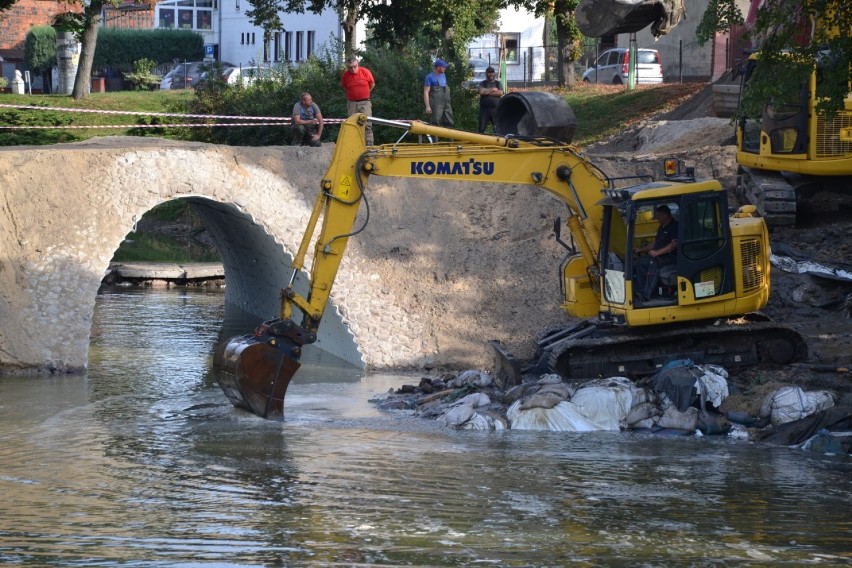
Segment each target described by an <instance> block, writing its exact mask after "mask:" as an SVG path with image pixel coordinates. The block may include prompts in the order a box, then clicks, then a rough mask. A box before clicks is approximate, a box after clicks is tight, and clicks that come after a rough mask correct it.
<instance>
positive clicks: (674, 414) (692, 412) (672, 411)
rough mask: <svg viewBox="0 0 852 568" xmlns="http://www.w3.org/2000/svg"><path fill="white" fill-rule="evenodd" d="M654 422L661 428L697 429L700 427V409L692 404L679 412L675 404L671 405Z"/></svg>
mask: <svg viewBox="0 0 852 568" xmlns="http://www.w3.org/2000/svg"><path fill="white" fill-rule="evenodd" d="M654 423H655V424H656V425H657V426H659V427H660V428H675V429H677V430H695V429H696V428H697V427H698V409H697V408H695V407H694V406H690V407H689V408H687V409H686V411H685V412H678V410H677V408H675V407H674V406H669V407H668V408H666V410H665V411H664V412H663V414H662V416H658V417H657V418H656V419H655V420H654Z"/></svg>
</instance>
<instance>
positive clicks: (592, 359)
mask: <svg viewBox="0 0 852 568" xmlns="http://www.w3.org/2000/svg"><path fill="white" fill-rule="evenodd" d="M537 345H538V348H539V352H538V355H537V356H536V357H535V358H534V359H533V360H531V361H528V362H523V363H521V362H518V361H517V360H513V359H512V358H511V356H510V355H508V354H507V353H506V352H505V351H502V352H501V346H500V345H499V344H496V343H495V342H492V346H494V348H495V350H496V351H497V353H498V358H497V359H498V365H497V367H498V369H497V372H496V373H495V374H496V375H499V377H498V379H497V380H498V383H505V384H504V386H512V385H514V384H519V383H520V381H521V376H522V375H525V374H528V375H539V374H543V373H556V374H558V375H560V376H562V377H563V378H564V379H568V380H574V379H592V378H598V377H611V376H627V377H632V378H639V377H641V376H645V375H650V374H653V373H655V372H656V371H657V370H658V369H659V368H660V367H661V366H662V365H664V364H665V363H667V362H669V361H672V360H675V359H691V360H692V361H693V362H695V363H712V364H716V365H721V366H723V367H725V368H735V367H743V366H749V365H756V364H760V363H771V364H781V365H783V364H789V363H794V362H797V361H802V360H804V359H805V358H806V357H807V344H806V343H805V341H804V339H802V337H801V336H800V335H799V334H798V333H797V332H796V331H794V330H792V329H790V328H789V327H786V326H784V325H780V324H777V323H773V322H771V321H749V320H748V319H745V318H743V319H738V320H729V321H717V322H712V323H708V324H704V325H702V324H684V325H674V326H671V327H670V328H668V329H666V330H656V329H655V330H653V331H652V332H650V331H649V332H646V333H643V332H642V331H641V330H640V331H639V332H637V331H636V330H628V329H625V328H615V327H604V326H599V325H597V324H596V323H594V322H593V321H591V320H589V321H583V322H580V323H579V324H576V325H574V326H570V327H566V328H563V329H560V330H557V331H552V332H550V333H548V334H546V335H544V336H543V337H542V338H541V339H540V340H539V341H538V342H537Z"/></svg>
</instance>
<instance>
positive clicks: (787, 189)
mask: <svg viewBox="0 0 852 568" xmlns="http://www.w3.org/2000/svg"><path fill="white" fill-rule="evenodd" d="M737 197H738V198H739V199H740V201H741V202H742V201H744V202H746V203H750V204H752V205H754V206H756V207H757V211H758V213H760V216H761V217H763V218H764V219H765V220H766V224H767V225H768V226H769V227H777V226H782V225H795V224H796V188H795V187H793V186H792V185H790V182H788V181H787V179H786V178H785V177H784V176H783V175H782V174H781V173H780V172H772V171H767V170H757V169H753V168H746V167H742V166H741V167H740V168H739V169H738V171H737Z"/></svg>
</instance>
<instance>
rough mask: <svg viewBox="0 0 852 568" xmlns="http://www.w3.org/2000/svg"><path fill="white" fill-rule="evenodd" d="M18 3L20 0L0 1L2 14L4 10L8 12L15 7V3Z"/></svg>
mask: <svg viewBox="0 0 852 568" xmlns="http://www.w3.org/2000/svg"><path fill="white" fill-rule="evenodd" d="M17 1H18V0H0V12H2V11H3V10H8V9H9V8H11V7H12V6H14V5H15V2H17Z"/></svg>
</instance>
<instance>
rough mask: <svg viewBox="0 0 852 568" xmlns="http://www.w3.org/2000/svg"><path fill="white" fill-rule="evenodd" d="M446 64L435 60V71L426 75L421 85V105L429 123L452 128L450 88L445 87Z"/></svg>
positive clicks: (440, 60)
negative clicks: (428, 117) (427, 115)
mask: <svg viewBox="0 0 852 568" xmlns="http://www.w3.org/2000/svg"><path fill="white" fill-rule="evenodd" d="M446 70H447V62H446V61H444V60H443V59H436V60H435V70H434V71H432V72H431V73H429V74H428V75H426V80H425V81H424V83H423V103H424V104H425V105H426V114H429V115H431V117H430V119H429V122H430V123H432V124H435V125H438V126H450V127H451V126H453V107H452V106H450V88H449V87H448V86H447V75H446V74H445V73H444V71H446Z"/></svg>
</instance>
